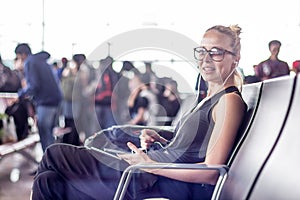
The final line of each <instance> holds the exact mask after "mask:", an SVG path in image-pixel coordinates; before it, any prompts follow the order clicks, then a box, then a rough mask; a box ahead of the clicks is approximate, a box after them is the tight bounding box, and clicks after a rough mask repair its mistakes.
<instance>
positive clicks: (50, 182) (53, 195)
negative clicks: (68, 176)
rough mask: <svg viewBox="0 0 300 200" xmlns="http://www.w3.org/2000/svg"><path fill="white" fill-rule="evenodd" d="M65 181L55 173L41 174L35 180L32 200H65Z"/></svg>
mask: <svg viewBox="0 0 300 200" xmlns="http://www.w3.org/2000/svg"><path fill="white" fill-rule="evenodd" d="M64 187H65V184H64V181H63V179H62V178H61V177H59V175H58V174H57V173H55V172H54V171H45V172H42V173H39V174H37V175H36V177H35V178H34V182H33V186H32V199H33V200H36V199H64V197H62V196H61V195H62V194H64V192H63V191H64V190H65V188H64Z"/></svg>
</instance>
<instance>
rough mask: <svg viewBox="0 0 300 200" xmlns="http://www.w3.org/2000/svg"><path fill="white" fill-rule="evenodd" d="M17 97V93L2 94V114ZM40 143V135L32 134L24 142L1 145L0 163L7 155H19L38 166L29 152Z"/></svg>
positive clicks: (0, 99) (0, 104) (0, 97)
mask: <svg viewBox="0 0 300 200" xmlns="http://www.w3.org/2000/svg"><path fill="white" fill-rule="evenodd" d="M17 96H18V95H17V94H16V93H0V113H2V114H3V113H5V109H6V107H7V106H8V105H9V103H8V102H9V101H11V100H12V99H15V98H17ZM39 142H40V137H39V134H38V133H32V134H29V136H28V137H26V138H25V139H23V140H20V141H15V142H7V143H4V144H0V161H1V159H2V158H4V157H5V156H7V155H10V154H12V153H19V154H21V155H23V156H24V157H25V158H26V159H28V160H30V161H32V162H34V163H36V164H38V161H37V160H36V159H35V158H34V157H33V156H32V155H31V154H30V153H29V152H28V151H27V150H28V149H31V148H33V147H35V145H36V144H38V143H39Z"/></svg>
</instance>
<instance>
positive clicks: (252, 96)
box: [227, 82, 262, 166]
mask: <svg viewBox="0 0 300 200" xmlns="http://www.w3.org/2000/svg"><path fill="white" fill-rule="evenodd" d="M261 89H262V82H259V83H253V84H247V85H244V86H243V90H242V97H243V99H244V101H245V103H246V104H247V113H246V116H245V117H244V121H243V124H242V126H241V128H240V130H239V134H238V138H237V140H236V142H235V145H234V146H235V148H234V150H233V151H232V154H231V156H230V158H229V160H228V162H227V165H228V166H230V165H231V163H232V161H233V159H234V158H235V156H236V153H237V152H238V150H239V149H240V147H241V144H242V143H243V141H244V140H245V138H246V136H247V134H248V132H249V129H250V127H251V125H252V122H253V119H254V117H255V114H256V110H257V108H258V104H259V99H260V95H261Z"/></svg>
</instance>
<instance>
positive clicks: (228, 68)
mask: <svg viewBox="0 0 300 200" xmlns="http://www.w3.org/2000/svg"><path fill="white" fill-rule="evenodd" d="M230 43H231V38H230V37H229V36H227V35H225V34H223V33H220V32H218V31H216V30H210V31H208V32H206V33H205V34H204V36H203V38H202V41H201V44H200V47H204V48H205V49H206V50H207V51H209V50H211V49H213V48H218V49H223V50H227V51H230V52H232V51H233V49H232V47H231V46H230ZM236 59H237V58H236V56H234V55H232V54H230V53H227V52H225V54H224V59H223V60H222V61H219V62H217V61H214V60H213V59H212V58H211V56H210V55H209V54H208V53H206V54H205V56H204V58H203V60H202V61H199V70H200V73H201V75H202V76H203V78H204V80H206V81H208V82H214V83H216V84H223V83H224V81H225V80H226V79H227V77H228V76H230V75H231V74H230V73H231V72H232V71H233V70H234V69H235V66H236V64H235V61H237V60H236Z"/></svg>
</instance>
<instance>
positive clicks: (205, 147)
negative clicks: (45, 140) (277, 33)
mask: <svg viewBox="0 0 300 200" xmlns="http://www.w3.org/2000/svg"><path fill="white" fill-rule="evenodd" d="M240 30H241V29H240V28H239V27H238V26H230V27H225V26H213V27H211V28H209V29H208V30H207V31H206V32H205V33H204V35H203V38H202V41H201V44H200V46H199V47H197V48H195V49H194V52H195V58H196V59H197V60H198V61H199V70H200V73H201V74H202V76H203V78H204V80H205V81H206V82H207V83H208V94H207V97H206V98H205V99H204V100H202V101H201V102H200V103H199V104H198V105H197V106H196V107H194V108H193V109H192V110H191V111H190V112H189V113H188V114H186V115H185V116H184V117H183V118H182V120H180V122H179V124H178V125H177V128H176V130H175V134H176V135H175V137H174V138H173V139H172V140H171V141H167V140H165V139H164V138H161V137H160V136H159V135H158V134H157V133H156V132H155V131H153V130H149V129H145V130H143V131H142V133H141V135H140V141H141V146H142V148H148V147H149V146H150V145H152V144H153V143H154V142H160V143H165V145H166V146H165V147H164V148H162V149H160V150H150V151H148V153H147V154H145V153H144V152H143V151H142V150H141V149H139V148H138V147H136V146H135V145H133V144H132V143H130V142H128V143H127V145H128V147H129V148H130V149H131V150H132V151H133V152H134V154H130V153H128V154H127V153H126V154H118V156H119V158H120V159H117V158H112V157H110V156H107V155H106V154H102V153H99V152H98V151H94V150H92V149H88V148H85V147H76V146H71V145H67V144H55V145H52V146H50V147H49V148H48V149H47V151H46V152H45V154H44V156H43V159H42V161H41V163H40V165H39V168H38V171H37V174H36V176H35V179H34V184H33V192H32V199H112V198H113V196H114V193H115V191H116V188H117V186H118V182H119V179H120V176H121V175H122V171H123V170H124V169H125V168H126V167H128V166H129V165H133V164H138V163H149V164H152V163H157V162H164V163H166V162H173V163H174V162H175V163H199V164H226V162H227V160H228V158H229V156H230V153H231V151H232V150H233V148H234V143H235V140H236V139H237V138H238V132H239V131H238V130H239V127H240V126H241V124H242V121H243V116H244V114H245V111H246V105H245V103H244V101H243V99H242V97H241V94H240V91H239V90H240V88H241V86H242V79H241V77H240V76H239V75H238V72H237V71H236V67H237V65H238V62H239V59H240V48H241V47H240V38H239V34H240ZM146 171H147V172H148V173H136V174H134V176H133V180H132V181H131V183H130V185H129V188H128V191H127V193H126V196H125V198H126V199H144V198H151V197H165V198H169V199H210V198H211V194H212V192H213V189H214V184H215V183H216V180H217V177H218V173H217V172H214V171H208V170H204V171H198V170H195V171H194V170H179V169H156V170H146Z"/></svg>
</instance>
